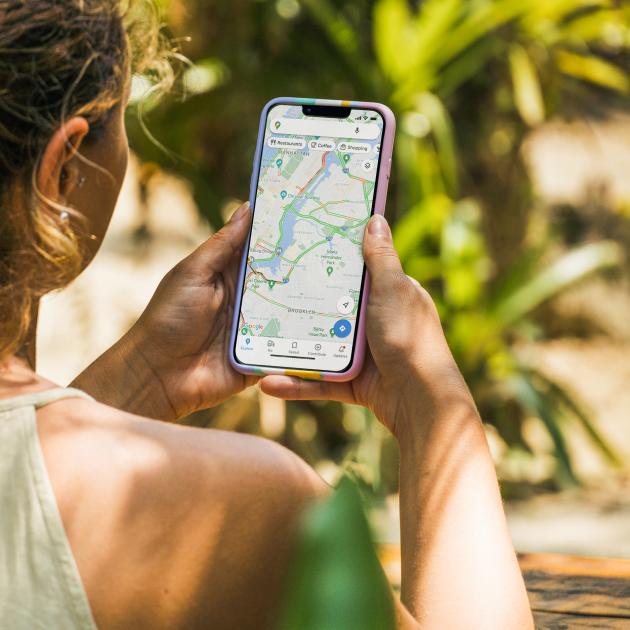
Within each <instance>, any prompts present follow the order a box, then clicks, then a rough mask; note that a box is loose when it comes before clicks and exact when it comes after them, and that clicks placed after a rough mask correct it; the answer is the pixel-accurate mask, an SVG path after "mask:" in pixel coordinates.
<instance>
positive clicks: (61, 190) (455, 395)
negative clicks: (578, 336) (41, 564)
mask: <svg viewBox="0 0 630 630" xmlns="http://www.w3.org/2000/svg"><path fill="white" fill-rule="evenodd" d="M127 155H128V149H127V139H126V134H125V130H124V122H123V112H122V108H120V111H118V110H117V111H116V112H115V115H112V117H111V120H110V123H109V125H108V128H107V131H106V133H105V134H104V135H103V136H101V137H100V139H99V140H98V141H96V142H93V141H91V140H90V135H89V124H88V123H87V121H85V120H84V119H82V118H72V119H70V120H68V121H67V122H66V123H65V124H64V125H63V126H62V127H61V128H60V129H59V130H58V132H57V133H56V134H55V135H54V137H53V138H51V140H50V142H49V144H48V147H47V149H46V151H45V153H44V156H43V159H42V161H41V164H40V167H39V171H38V173H37V182H38V186H39V187H40V189H41V191H42V192H43V193H44V194H45V196H46V197H48V198H49V199H52V200H55V201H57V202H58V203H61V204H67V205H70V206H71V207H74V208H78V209H80V210H81V211H82V212H83V214H84V215H85V216H86V218H87V221H88V226H89V232H90V233H91V234H93V238H92V239H91V240H90V241H89V242H90V244H91V247H92V250H91V253H90V256H89V257H88V260H89V259H90V258H91V256H92V255H94V254H95V253H96V250H97V248H98V246H99V245H100V243H101V241H102V238H103V236H104V234H105V232H106V229H107V226H108V224H109V221H110V218H111V214H112V212H113V208H114V205H115V201H116V199H117V197H118V193H119V191H120V187H121V184H122V179H123V176H124V171H125V168H126V164H127ZM83 158H87V160H88V161H92V162H95V163H96V164H98V165H99V166H100V167H102V168H103V169H105V170H106V171H108V172H109V173H110V176H105V175H104V174H103V173H102V172H101V171H100V170H95V169H94V168H93V167H92V166H90V164H89V162H86V160H85V159H83ZM83 178H84V183H83V184H82V185H80V182H83ZM250 222H251V213H250V211H249V209H248V208H247V207H242V208H241V209H240V210H239V211H237V213H236V214H235V216H234V217H233V218H232V220H231V221H230V222H229V223H228V224H227V225H226V226H225V227H224V228H223V229H222V230H221V231H219V232H218V233H217V234H215V235H214V236H213V237H212V238H211V239H210V240H208V241H207V242H206V243H204V244H203V245H201V246H200V247H199V248H198V249H197V250H196V251H194V252H193V253H192V254H191V255H190V256H188V257H187V258H186V259H185V260H184V261H182V262H181V263H180V264H179V265H177V266H176V267H175V268H174V269H173V270H172V271H171V272H170V273H169V274H168V275H167V276H166V277H165V278H164V280H163V282H162V283H161V284H160V286H159V288H158V290H157V291H156V294H155V296H154V297H153V299H152V300H151V302H150V304H149V305H148V307H147V309H146V311H145V313H144V314H143V315H142V316H141V318H140V320H139V321H138V323H137V324H136V325H135V326H134V327H133V328H132V329H131V330H130V331H129V333H127V334H126V335H125V336H124V337H123V338H122V339H121V340H120V341H119V342H118V343H117V344H116V345H115V346H114V347H113V348H111V349H110V350H109V351H108V352H106V353H105V354H104V355H103V356H102V357H101V358H100V359H99V360H97V361H96V362H95V363H94V364H93V365H92V366H90V367H89V368H88V369H87V370H86V371H85V372H84V373H83V374H81V375H79V376H78V377H77V379H76V380H75V382H74V385H75V386H77V387H80V388H82V389H84V390H85V391H87V392H88V393H90V394H91V395H92V396H93V397H94V398H96V399H97V400H98V401H100V402H88V401H83V400H78V399H71V400H64V401H61V402H57V403H55V404H52V405H50V406H47V407H45V408H43V409H41V410H40V411H39V412H38V429H39V434H40V439H41V444H42V449H43V453H44V458H45V462H46V466H47V468H48V472H49V475H50V478H51V481H52V485H53V488H54V491H55V495H56V497H57V501H58V504H59V509H60V512H61V515H62V519H63V522H64V525H65V527H66V531H67V534H68V538H69V541H70V544H71V547H72V549H73V552H74V554H75V557H76V559H77V563H78V566H79V570H80V573H81V576H82V579H83V582H84V585H85V588H86V591H87V594H88V597H89V600H90V603H91V606H92V609H93V612H94V616H95V619H96V621H97V624H98V626H99V628H103V629H110V628H111V629H114V628H129V627H134V628H136V629H144V628H146V629H151V630H160V629H162V628H164V629H166V628H169V629H173V628H185V629H187V630H190V629H195V628H200V629H201V628H204V629H205V628H208V627H212V628H239V629H246V628H256V629H259V628H265V627H272V625H273V616H274V613H275V611H276V610H277V606H278V603H279V600H280V597H281V591H282V581H283V578H284V576H285V572H286V567H287V563H288V559H289V557H290V553H291V548H292V544H293V540H294V531H295V525H296V522H297V519H298V517H299V515H300V513H301V511H302V508H303V506H304V505H305V504H307V503H308V502H309V501H312V500H314V499H316V498H317V497H320V496H322V495H324V494H326V493H327V492H329V491H330V490H329V488H328V487H327V486H326V485H325V484H324V483H323V482H322V481H321V479H320V478H319V477H318V476H317V475H316V474H315V473H314V471H313V470H312V469H311V468H309V467H308V466H307V465H306V464H305V463H304V462H303V461H302V460H300V459H299V458H298V457H297V456H295V455H294V454H293V453H291V452H289V451H288V450H286V449H284V448H283V447H281V446H279V445H277V444H274V443H272V442H270V441H267V440H264V439H261V438H256V437H250V436H245V435H241V434H231V433H226V432H221V431H216V430H203V429H196V428H189V427H183V426H179V425H177V424H173V423H172V422H167V421H175V420H178V419H179V418H181V417H182V416H184V415H186V414H188V413H191V412H193V411H196V410H199V409H203V408H207V407H210V406H213V405H216V404H218V403H220V402H221V401H224V400H226V399H228V398H229V397H231V396H233V395H234V394H236V393H237V392H239V391H241V390H243V389H244V388H245V387H247V386H250V385H253V384H255V381H256V379H254V378H253V377H247V378H246V377H243V376H242V375H239V374H237V373H236V372H234V371H233V370H232V369H231V368H230V367H229V365H228V363H227V354H228V353H227V343H228V335H229V322H230V321H231V317H232V308H233V304H234V295H235V282H236V277H237V267H238V259H239V255H240V251H241V248H242V246H243V244H244V242H245V239H246V236H247V233H248V230H249V225H250ZM364 256H365V261H366V264H367V266H368V269H369V270H370V272H371V275H372V280H373V284H372V293H371V296H370V300H369V303H368V313H367V317H368V319H367V324H368V325H367V333H368V342H369V347H370V357H369V358H368V361H367V364H366V366H365V369H364V370H363V372H362V373H361V375H360V376H359V378H358V379H356V380H355V381H353V382H352V383H347V384H328V383H316V382H307V381H300V380H297V379H292V378H288V377H266V378H265V379H264V380H263V381H262V383H261V386H262V388H263V390H264V391H266V392H267V393H269V394H272V395H275V396H279V397H283V398H325V399H336V400H342V401H345V402H350V403H356V404H360V405H364V406H366V407H369V408H370V409H372V410H373V411H374V412H375V414H376V415H377V417H378V418H379V420H381V422H383V424H384V425H385V426H387V427H388V428H389V429H390V430H391V431H392V432H393V434H394V435H395V436H396V438H397V439H398V441H399V444H400V450H401V469H400V477H401V506H400V510H401V514H400V518H401V532H402V555H403V562H402V604H401V603H398V604H397V605H398V622H399V627H401V628H435V629H436V630H437V629H439V630H444V629H448V628H458V629H459V628H462V629H464V628H465V629H466V630H471V629H476V628H478V629H482V628H483V629H484V630H488V629H490V630H492V629H496V630H510V629H512V628H514V629H522V628H531V627H533V626H532V621H531V615H530V612H529V608H528V602H527V596H526V593H525V589H524V586H523V582H522V579H521V576H520V573H519V570H518V565H517V562H516V558H515V555H514V551H513V549H512V545H511V542H510V539H509V535H508V533H507V528H506V524H505V518H504V515H503V510H502V506H501V499H500V495H499V490H498V485H497V481H496V477H495V474H494V469H493V465H492V461H491V458H490V456H489V453H488V449H487V445H486V442H485V438H484V433H483V430H482V426H481V423H480V419H479V416H478V414H477V411H476V408H475V405H474V402H473V401H472V398H471V396H470V394H469V392H468V389H467V387H466V385H465V383H464V381H463V379H462V377H461V375H460V373H459V371H458V369H457V366H456V365H455V363H454V361H453V358H452V356H451V353H450V351H449V349H448V347H447V345H446V342H445V339H444V335H443V333H442V329H441V325H440V322H439V318H438V316H437V313H436V311H435V308H434V306H433V303H432V302H431V300H430V298H429V296H428V295H427V293H426V292H425V291H424V290H423V289H421V288H420V287H419V285H418V284H417V283H416V282H414V281H412V280H411V279H409V278H408V277H407V276H406V275H405V274H404V273H403V271H402V269H401V267H400V262H399V259H398V256H397V255H396V252H395V250H394V248H393V244H392V240H391V233H390V231H389V228H388V226H387V224H386V222H385V221H384V219H382V218H374V219H372V221H371V223H370V224H369V226H368V230H367V234H366V238H365V244H364ZM27 345H28V346H29V347H30V348H31V349H32V348H34V340H33V339H31V340H30V342H29V344H27ZM31 354H32V353H31ZM53 386H54V384H52V383H50V382H48V381H46V380H44V379H42V378H41V377H39V376H38V375H37V374H36V373H35V372H34V371H33V369H32V366H29V365H28V363H27V361H25V360H24V359H21V358H17V357H11V358H9V359H7V360H6V361H5V362H4V364H3V366H2V369H1V371H0V398H9V397H13V396H17V395H19V394H23V393H25V392H28V391H34V390H39V389H46V388H49V387H53ZM149 418H157V420H156V419H149ZM357 579H358V580H359V579H361V576H357Z"/></svg>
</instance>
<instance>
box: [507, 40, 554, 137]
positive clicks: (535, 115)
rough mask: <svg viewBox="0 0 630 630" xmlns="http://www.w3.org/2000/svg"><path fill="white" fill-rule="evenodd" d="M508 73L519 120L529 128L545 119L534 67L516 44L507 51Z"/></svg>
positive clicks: (524, 52)
mask: <svg viewBox="0 0 630 630" xmlns="http://www.w3.org/2000/svg"><path fill="white" fill-rule="evenodd" d="M508 57H509V62H510V72H511V74H512V84H513V86H514V104H515V105H516V109H517V110H518V113H519V114H520V115H521V118H522V119H523V120H524V121H525V122H526V123H527V124H528V125H530V126H531V127H535V126H536V125H539V124H540V123H541V122H542V121H543V120H544V119H545V105H544V103H543V95H542V89H541V87H540V81H539V80H538V73H537V72H536V67H535V66H534V64H533V63H532V61H531V59H530V58H529V55H528V54H527V51H526V50H525V49H524V48H523V47H522V46H519V45H518V44H514V45H512V46H511V47H510V50H509V55H508Z"/></svg>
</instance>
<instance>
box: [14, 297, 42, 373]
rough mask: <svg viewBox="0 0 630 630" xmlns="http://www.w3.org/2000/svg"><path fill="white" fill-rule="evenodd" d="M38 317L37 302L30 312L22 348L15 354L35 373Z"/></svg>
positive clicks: (37, 301)
mask: <svg viewBox="0 0 630 630" xmlns="http://www.w3.org/2000/svg"><path fill="white" fill-rule="evenodd" d="M38 317H39V300H36V301H35V302H34V303H33V309H32V311H31V324H30V326H29V328H28V334H27V335H26V339H25V340H24V343H23V344H22V347H21V348H20V349H19V350H18V351H17V352H16V353H15V355H16V357H18V358H20V359H22V360H23V361H26V363H27V364H28V366H29V367H30V368H31V370H32V371H35V368H36V362H37V319H38Z"/></svg>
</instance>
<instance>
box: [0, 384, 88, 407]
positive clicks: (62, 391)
mask: <svg viewBox="0 0 630 630" xmlns="http://www.w3.org/2000/svg"><path fill="white" fill-rule="evenodd" d="M66 398H82V399H83V400H91V401H93V400H94V398H92V396H90V395H89V394H86V393H85V392H83V391H81V390H80V389H74V388H73V387H65V388H64V387H55V388H54V389H44V390H42V391H39V392H32V393H30V394H24V395H22V396H16V397H15V398H8V399H6V400H0V413H2V412H6V411H14V410H15V409H20V408H23V407H35V408H36V409H39V408H40V407H44V406H46V405H49V404H51V403H54V402H57V401H58V400H64V399H66Z"/></svg>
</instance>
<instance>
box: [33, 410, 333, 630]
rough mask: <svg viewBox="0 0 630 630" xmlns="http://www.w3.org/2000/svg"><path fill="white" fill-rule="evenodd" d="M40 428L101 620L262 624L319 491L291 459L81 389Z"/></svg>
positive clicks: (253, 440)
mask: <svg viewBox="0 0 630 630" xmlns="http://www.w3.org/2000/svg"><path fill="white" fill-rule="evenodd" d="M38 427H39V432H40V438H41V441H42V447H43V451H44V457H45V460H46V465H47V467H48V469H49V474H50V477H51V481H52V483H53V487H54V490H55V494H56V496H57V500H58V503H59V507H60V511H61V514H62V517H63V519H64V524H65V526H66V529H67V532H68V537H69V540H70V543H71V545H72V548H73V551H74V553H75V557H76V559H77V563H78V565H79V569H80V572H81V575H82V578H83V581H84V584H85V586H86V589H87V591H88V596H89V597H90V601H91V603H92V607H93V609H94V613H95V617H96V620H97V623H98V624H99V627H102V628H110V627H111V628H117V627H128V626H129V625H130V624H131V623H134V624H135V625H136V626H137V627H140V628H141V627H151V628H156V629H159V628H161V627H164V628H167V627H168V628H178V627H182V628H183V627H185V628H196V627H200V628H202V627H208V623H209V622H210V621H212V622H213V624H212V625H213V627H224V626H225V627H240V628H247V627H257V628H263V627H265V626H267V625H269V623H270V621H269V620H270V619H271V617H272V616H273V611H274V606H275V603H276V602H277V600H278V598H279V593H280V591H281V588H282V579H283V576H284V572H285V569H286V564H287V561H288V557H289V554H290V549H291V546H292V541H293V538H294V534H295V528H296V524H297V522H298V517H299V515H300V513H301V511H302V509H303V507H304V506H305V505H306V504H307V503H308V502H309V501H311V500H312V499H313V498H315V497H317V496H318V495H320V494H322V493H323V492H324V491H325V484H323V482H322V481H321V480H320V479H319V477H317V475H316V474H315V473H314V472H313V471H312V469H311V468H310V467H309V466H307V465H306V464H305V463H304V462H303V461H302V460H301V459H300V458H298V457H297V456H296V455H294V454H293V453H291V452H290V451H288V450H287V449H285V448H283V447H282V446H280V445H278V444H275V443H273V442H271V441H268V440H264V439H261V438H257V437H253V436H247V435H241V434H235V433H228V432H223V431H215V430H204V429H195V428H189V427H182V426H177V425H171V424H166V423H162V422H158V421H154V420H148V419H144V418H140V417H137V416H133V415H130V414H126V413H124V412H120V411H118V410H115V409H112V408H109V407H106V406H104V405H100V404H98V403H93V402H88V401H82V400H72V401H64V402H62V403H56V404H55V405H51V406H50V407H49V408H45V409H43V410H41V411H40V415H39V421H38Z"/></svg>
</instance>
